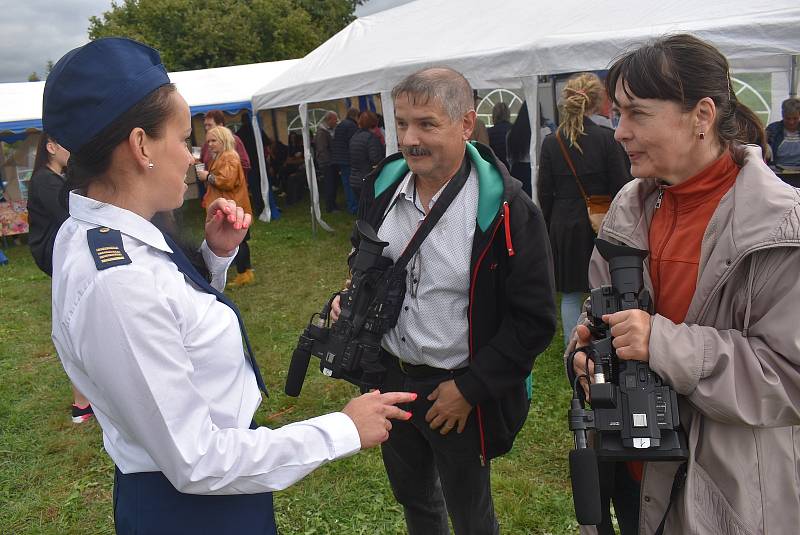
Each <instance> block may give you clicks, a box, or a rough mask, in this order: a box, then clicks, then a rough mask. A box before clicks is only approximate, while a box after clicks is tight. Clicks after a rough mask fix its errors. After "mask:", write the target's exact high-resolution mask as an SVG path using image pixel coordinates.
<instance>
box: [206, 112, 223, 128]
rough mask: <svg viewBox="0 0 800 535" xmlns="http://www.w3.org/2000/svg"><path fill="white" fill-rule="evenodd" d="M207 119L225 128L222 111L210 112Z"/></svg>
mask: <svg viewBox="0 0 800 535" xmlns="http://www.w3.org/2000/svg"><path fill="white" fill-rule="evenodd" d="M205 118H206V119H211V120H212V121H214V123H215V124H217V125H220V126H225V116H224V115H223V114H222V112H221V111H220V110H209V111H207V112H206V115H205Z"/></svg>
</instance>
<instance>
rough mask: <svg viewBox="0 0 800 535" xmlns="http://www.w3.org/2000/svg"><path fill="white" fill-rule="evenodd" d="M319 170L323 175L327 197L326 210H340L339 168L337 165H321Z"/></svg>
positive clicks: (324, 191) (324, 193)
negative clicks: (337, 200) (337, 202)
mask: <svg viewBox="0 0 800 535" xmlns="http://www.w3.org/2000/svg"><path fill="white" fill-rule="evenodd" d="M319 172H320V174H321V175H322V184H323V189H322V191H323V195H324V197H325V210H327V211H328V212H332V211H334V210H338V209H339V207H338V206H336V193H337V191H338V188H339V170H338V168H337V167H336V166H335V165H331V164H328V165H321V166H320V167H319Z"/></svg>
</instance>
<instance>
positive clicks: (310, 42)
mask: <svg viewBox="0 0 800 535" xmlns="http://www.w3.org/2000/svg"><path fill="white" fill-rule="evenodd" d="M364 1H365V0H236V1H231V0H123V2H121V3H117V2H112V4H111V9H110V10H109V11H106V12H105V13H103V15H102V17H91V18H90V20H89V38H90V39H98V38H100V37H109V36H117V37H129V38H131V39H136V40H137V41H141V42H143V43H146V44H148V45H150V46H152V47H153V48H155V49H157V50H158V51H159V52H160V53H161V57H162V59H163V61H164V65H165V66H166V68H167V70H169V71H185V70H194V69H208V68H212V67H225V66H228V65H242V64H246V63H260V62H265V61H278V60H284V59H293V58H299V57H303V56H305V55H306V54H307V53H308V52H310V51H311V50H313V49H314V48H316V47H317V46H319V45H320V44H322V43H323V42H325V41H326V40H327V39H328V38H329V37H331V36H332V35H334V34H335V33H336V32H338V31H339V30H341V29H342V28H344V27H345V26H346V25H347V24H349V23H350V22H351V21H352V20H353V19H354V15H353V11H354V10H355V8H356V6H358V5H360V4H362V3H363V2H364Z"/></svg>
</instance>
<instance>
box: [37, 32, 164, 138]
mask: <svg viewBox="0 0 800 535" xmlns="http://www.w3.org/2000/svg"><path fill="white" fill-rule="evenodd" d="M169 83H170V79H169V76H167V70H166V69H165V68H164V65H163V64H162V63H161V56H160V55H159V54H158V51H156V50H155V49H153V48H150V47H149V46H147V45H143V44H142V43H139V42H137V41H133V40H131V39H125V38H122V37H107V38H104V39H97V40H96V41H92V42H90V43H88V44H86V45H84V46H82V47H79V48H76V49H74V50H71V51H69V52H67V54H65V55H64V57H62V58H61V59H60V60H58V63H56V64H55V66H54V67H53V70H51V71H50V74H49V75H48V76H47V82H46V83H45V85H44V98H43V101H42V124H43V126H44V131H45V132H47V133H48V134H50V135H51V136H53V138H54V139H55V140H56V141H57V142H58V144H59V145H61V146H63V147H64V148H66V149H67V150H69V151H70V152H77V151H79V150H80V149H81V147H83V146H84V145H85V144H86V143H87V142H88V141H89V140H91V139H92V138H94V137H95V136H96V135H97V134H99V133H100V132H101V131H102V130H103V129H104V128H105V127H106V126H108V125H109V124H111V122H112V121H113V120H114V119H116V118H117V117H119V116H120V115H122V114H123V113H125V112H126V111H128V110H129V109H131V108H132V107H133V106H134V105H135V104H136V103H138V102H139V101H140V100H142V99H143V98H144V97H146V96H147V95H148V94H149V93H151V92H152V91H153V90H155V89H158V88H159V87H161V86H162V85H166V84H169Z"/></svg>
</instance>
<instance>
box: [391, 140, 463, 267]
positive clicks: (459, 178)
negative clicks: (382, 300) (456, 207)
mask: <svg viewBox="0 0 800 535" xmlns="http://www.w3.org/2000/svg"><path fill="white" fill-rule="evenodd" d="M467 158H468V156H467V155H466V154H465V155H464V159H465V162H464V164H462V166H461V167H460V168H459V170H458V172H457V173H456V175H455V176H454V177H453V178H451V179H450V181H449V182H448V183H447V185H446V186H445V187H444V191H442V194H441V195H440V196H439V198H438V199H437V200H436V202H435V203H434V204H433V208H431V210H430V212H428V215H426V216H425V219H423V220H422V224H421V225H420V226H419V228H417V231H416V232H415V233H414V235H413V236H412V237H411V240H409V242H408V245H406V248H405V250H404V251H403V254H401V255H400V258H398V259H397V262H395V264H394V268H393V269H394V271H395V272H400V271H402V270H404V269H405V268H406V266H407V265H408V262H409V261H410V260H411V258H412V257H413V256H414V254H415V253H416V252H417V249H419V248H420V246H421V245H422V242H423V241H425V238H427V237H428V234H430V232H431V230H433V227H434V226H435V225H436V223H438V222H439V220H440V219H441V218H442V216H443V215H444V212H445V210H447V208H448V207H449V206H450V204H451V203H452V202H453V199H455V198H456V195H458V192H459V191H461V188H463V187H464V184H466V183H467V178H468V177H469V173H470V164H469V162H468V161H467Z"/></svg>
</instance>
